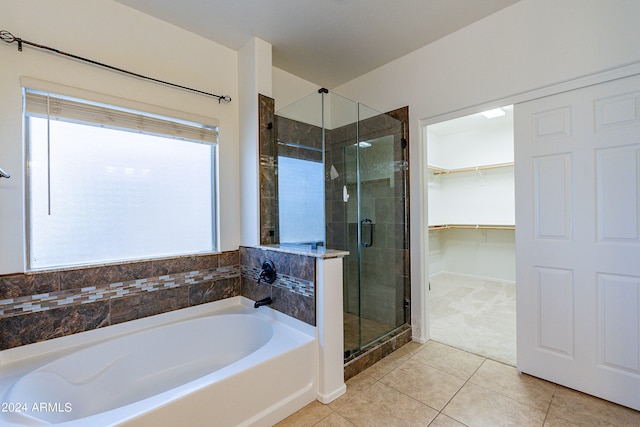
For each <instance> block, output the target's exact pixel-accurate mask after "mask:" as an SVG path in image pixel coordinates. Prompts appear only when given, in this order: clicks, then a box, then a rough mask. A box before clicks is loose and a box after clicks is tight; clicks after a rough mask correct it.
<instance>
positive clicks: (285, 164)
mask: <svg viewBox="0 0 640 427" xmlns="http://www.w3.org/2000/svg"><path fill="white" fill-rule="evenodd" d="M278 216H279V224H280V242H281V243H307V242H324V233H325V224H324V172H323V164H322V163H321V162H313V161H309V160H301V159H294V158H292V157H285V156H278Z"/></svg>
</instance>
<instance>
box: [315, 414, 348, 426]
mask: <svg viewBox="0 0 640 427" xmlns="http://www.w3.org/2000/svg"><path fill="white" fill-rule="evenodd" d="M354 425H355V424H352V423H350V422H349V421H347V420H346V419H344V418H343V417H341V416H340V415H338V414H336V413H335V412H334V413H333V414H331V415H329V416H328V417H327V418H324V419H323V420H322V421H320V422H319V423H318V424H316V425H315V427H354Z"/></svg>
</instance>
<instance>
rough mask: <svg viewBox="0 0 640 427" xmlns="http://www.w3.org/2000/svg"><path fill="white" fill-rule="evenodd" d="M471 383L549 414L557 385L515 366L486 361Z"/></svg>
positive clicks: (470, 380)
mask: <svg viewBox="0 0 640 427" xmlns="http://www.w3.org/2000/svg"><path fill="white" fill-rule="evenodd" d="M469 382H472V383H474V384H477V385H480V386H482V387H485V388H488V389H489V390H493V391H495V392H497V393H500V394H503V395H505V396H507V397H509V398H511V399H513V400H517V401H518V402H520V403H524V404H527V405H530V406H533V407H534V408H537V409H540V410H541V411H545V412H547V410H548V409H549V405H550V404H551V398H552V397H553V393H554V391H555V390H556V385H555V384H553V383H550V382H547V381H544V380H541V379H539V378H535V377H532V376H529V375H526V374H518V371H517V369H516V368H514V367H513V366H508V365H505V364H503V363H500V362H495V361H493V360H489V359H487V360H485V361H484V363H483V364H482V366H480V368H479V369H478V370H477V371H476V373H475V374H473V376H472V377H471V378H470V379H469Z"/></svg>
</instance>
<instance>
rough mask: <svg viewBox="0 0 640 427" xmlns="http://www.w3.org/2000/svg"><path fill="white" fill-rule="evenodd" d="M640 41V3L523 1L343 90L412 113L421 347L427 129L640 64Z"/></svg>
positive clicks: (415, 296)
mask: <svg viewBox="0 0 640 427" xmlns="http://www.w3.org/2000/svg"><path fill="white" fill-rule="evenodd" d="M638 40H640V2H638V1H637V0H617V1H601V0H563V1H556V0H522V1H520V2H518V3H516V4H514V5H512V6H510V7H507V8H505V9H503V10H501V11H499V12H498V13H496V14H494V15H491V16H489V17H487V18H485V19H483V20H481V21H479V22H477V23H475V24H472V25H470V26H468V27H466V28H463V29H462V30H460V31H458V32H456V33H454V34H451V35H449V36H447V37H444V38H442V39H440V40H438V41H436V42H434V43H432V44H430V45H427V46H425V47H423V48H421V49H419V50H417V51H414V52H412V53H410V54H408V55H406V56H404V57H402V58H400V59H398V60H396V61H393V62H391V63H389V64H387V65H384V66H382V67H380V68H378V69H376V70H374V71H372V72H370V73H368V74H365V75H364V76H361V77H359V78H357V79H354V80H352V81H350V82H348V83H346V84H344V85H341V86H340V87H337V88H335V92H337V93H339V94H341V95H343V96H346V97H348V98H351V99H357V100H358V101H360V102H363V103H365V104H367V105H369V106H371V107H373V108H375V109H377V110H380V111H390V110H393V109H395V108H399V107H402V106H404V105H409V114H410V126H411V127H410V151H411V159H412V168H411V219H412V223H411V234H412V236H411V251H412V260H411V265H412V266H414V268H412V276H411V280H412V324H413V335H414V338H415V339H418V340H424V339H426V338H427V337H428V332H427V329H428V327H427V325H428V319H427V304H428V302H427V296H426V292H425V291H424V284H425V283H426V277H427V275H428V274H427V271H426V267H425V265H426V263H425V262H424V258H425V253H426V252H427V251H428V249H427V245H428V243H427V242H428V240H427V238H426V236H424V234H425V233H424V231H423V230H426V218H425V215H424V212H426V200H425V188H426V184H425V176H424V167H423V166H424V165H422V164H421V163H422V159H424V157H425V156H424V152H423V147H422V142H421V127H422V124H423V120H424V119H431V120H432V121H431V122H432V123H434V122H435V121H433V120H434V119H433V118H435V117H437V116H445V115H449V116H450V113H452V112H455V111H458V110H468V109H475V112H479V111H482V110H483V109H487V107H490V106H491V107H497V106H500V104H502V103H503V102H502V100H503V99H506V98H508V97H514V96H517V95H519V94H522V93H526V92H529V91H532V90H535V89H538V88H543V87H547V86H550V85H553V84H557V83H561V82H565V81H569V80H572V79H576V78H578V77H582V76H587V75H590V74H593V73H597V72H601V71H604V70H610V69H613V68H616V67H620V66H623V65H627V64H632V63H636V62H638V61H640V43H638ZM465 112H466V111H465ZM448 118H452V117H448ZM415 266H419V267H418V268H416V267H415Z"/></svg>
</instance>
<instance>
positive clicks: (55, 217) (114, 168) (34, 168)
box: [25, 90, 217, 270]
mask: <svg viewBox="0 0 640 427" xmlns="http://www.w3.org/2000/svg"><path fill="white" fill-rule="evenodd" d="M25 95H26V96H25V100H26V102H25V123H26V135H27V150H28V198H27V204H28V206H27V211H28V226H27V227H28V234H27V236H28V248H29V249H28V252H29V253H28V263H29V269H32V270H33V269H42V268H51V267H60V266H69V265H81V264H94V263H102V262H109V261H119V260H131V259H145V258H150V257H161V256H171V255H180V254H187V253H199V252H210V251H213V250H215V244H214V242H215V241H216V240H215V227H214V224H215V212H216V209H215V188H216V187H215V175H216V172H215V171H216V168H215V165H216V151H217V128H215V127H212V126H205V125H199V124H195V123H189V122H185V121H181V120H172V119H170V118H166V117H160V116H155V115H150V114H145V113H142V112H138V111H133V110H126V109H120V108H118V107H114V106H109V105H103V104H97V103H91V102H85V101H82V100H78V99H73V98H67V97H63V96H59V95H53V94H48V93H43V92H37V91H31V90H26V91H25Z"/></svg>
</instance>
